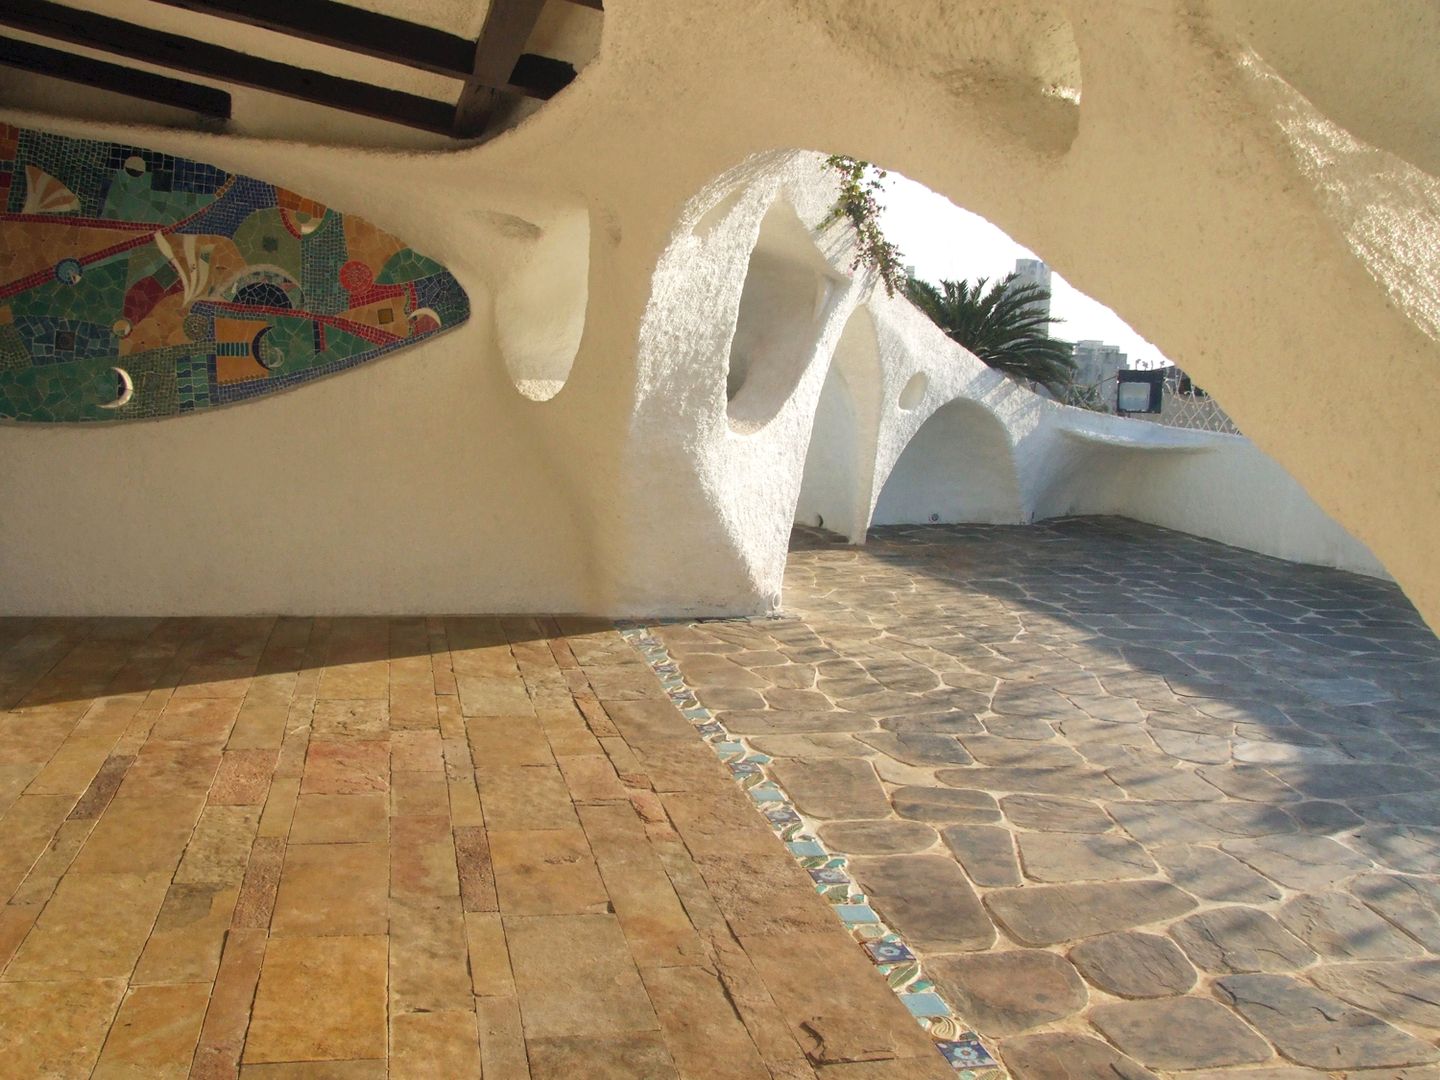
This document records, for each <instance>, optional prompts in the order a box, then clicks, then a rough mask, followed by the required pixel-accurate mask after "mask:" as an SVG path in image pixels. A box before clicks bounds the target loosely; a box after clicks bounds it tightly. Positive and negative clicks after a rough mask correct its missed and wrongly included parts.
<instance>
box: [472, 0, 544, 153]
mask: <svg viewBox="0 0 1440 1080" xmlns="http://www.w3.org/2000/svg"><path fill="white" fill-rule="evenodd" d="M544 6H545V0H491V2H490V10H488V11H487V12H486V13H485V25H484V26H482V27H481V29H480V37H479V39H478V40H477V41H476V42H475V60H474V64H473V66H472V68H471V72H472V74H471V75H470V77H469V78H468V79H467V80H466V81H465V86H464V88H463V89H461V91H460V100H459V101H458V102H456V104H455V118H454V133H455V134H456V135H457V136H459V137H462V138H465V137H470V136H475V135H479V134H481V133H482V132H483V131H484V130H485V127H486V125H487V124H488V123H489V122H490V118H491V116H492V115H493V113H494V111H495V108H496V106H497V105H499V104H500V102H501V100H503V99H502V98H501V97H500V96H499V95H497V94H496V92H495V88H496V87H500V86H503V85H505V84H506V83H508V82H509V81H510V74H511V72H513V71H514V70H515V65H516V63H517V62H518V61H519V59H520V54H521V53H522V52H524V51H525V42H527V41H528V40H529V39H530V34H531V33H532V32H533V31H534V29H535V23H536V22H537V21H538V20H539V18H540V11H541V9H542V8H543V7H544Z"/></svg>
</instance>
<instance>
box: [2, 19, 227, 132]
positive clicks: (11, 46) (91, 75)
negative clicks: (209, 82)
mask: <svg viewBox="0 0 1440 1080" xmlns="http://www.w3.org/2000/svg"><path fill="white" fill-rule="evenodd" d="M0 64H3V65H4V66H5V67H11V68H16V69H17V70H20V71H28V72H31V73H33V74H36V75H48V76H50V77H51V78H55V79H65V80H66V81H68V82H74V83H83V84H85V85H87V86H94V87H98V88H99V89H101V90H109V91H111V92H112V93H116V94H125V95H127V96H128V97H133V98H139V99H140V100H142V101H153V102H156V103H158V104H160V105H170V106H173V107H174V108H177V109H186V110H188V111H190V112H196V113H199V114H200V115H202V116H208V117H211V118H213V119H217V120H228V119H230V95H229V94H227V93H226V92H225V91H224V90H219V89H216V88H215V87H213V86H202V85H200V84H199V83H192V82H185V81H184V80H182V79H172V78H170V77H169V76H168V75H156V74H155V73H154V72H150V71H141V70H139V69H138V68H130V67H123V66H121V65H120V64H112V63H109V62H108V61H105V60H96V59H95V58H94V57H90V56H77V55H76V54H74V53H67V52H63V51H61V50H60V49H52V48H50V47H49V46H46V45H37V44H35V43H34V42H32V41H19V40H17V39H15V38H8V37H0Z"/></svg>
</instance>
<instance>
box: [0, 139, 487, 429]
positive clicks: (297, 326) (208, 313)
mask: <svg viewBox="0 0 1440 1080" xmlns="http://www.w3.org/2000/svg"><path fill="white" fill-rule="evenodd" d="M469 314H470V303H469V299H468V298H467V297H466V295H465V291H464V289H462V288H461V287H460V283H459V282H458V281H456V280H455V278H454V276H453V275H452V274H451V273H450V272H449V271H448V270H446V269H445V267H443V266H441V265H440V264H439V263H437V262H435V261H434V260H432V259H429V258H427V257H426V256H424V255H421V254H419V253H418V252H416V251H414V250H412V249H411V248H409V247H408V246H406V244H405V243H404V242H403V241H401V240H399V239H397V238H396V237H394V236H391V235H390V234H389V233H386V232H384V231H382V230H380V229H378V228H376V227H375V226H374V225H371V224H370V223H369V222H367V221H364V220H363V219H361V218H357V217H355V216H354V215H352V214H343V213H341V212H340V211H338V210H335V209H333V208H331V207H328V206H325V205H324V204H322V203H319V202H316V201H315V200H314V199H310V198H307V197H305V196H303V195H299V194H296V193H295V192H291V191H287V190H286V189H284V188H280V187H277V186H275V185H274V184H269V183H265V182H264V181H261V180H256V179H253V178H251V177H248V176H241V175H239V174H236V173H231V172H227V171H225V170H223V169H219V168H216V167H214V166H212V165H206V164H203V163H201V162H196V161H189V160H187V159H185V158H178V157H174V156H172V155H169V154H162V153H158V152H156V151H153V150H146V149H142V148H139V147H134V146H127V145H123V144H120V143H109V142H95V141H89V140H83V139H70V138H66V137H64V136H61V135H53V134H49V133H46V132H41V131H32V130H27V129H22V128H16V127H12V126H9V125H5V124H0V420H10V421H25V422H33V423H71V422H80V421H103V420H111V421H114V420H135V419H157V418H161V417H167V416H173V415H175V414H177V413H186V412H195V411H199V410H202V409H208V408H214V407H216V406H219V405H227V404H231V403H234V402H241V401H246V400H249V399H251V398H254V397H259V396H261V395H263V394H269V393H274V392H276V391H279V390H285V389H289V388H290V387H293V386H298V385H300V384H301V383H305V382H308V381H310V380H311V379H316V378H319V377H321V376H323V375H330V374H333V373H336V372H340V371H344V370H346V369H348V368H352V367H355V366H357V365H359V364H362V363H364V362H366V361H367V360H373V359H375V358H376V357H378V356H383V355H385V354H386V353H389V352H393V351H395V350H396V349H403V348H405V347H406V346H408V345H412V344H414V343H415V342H417V341H420V340H422V339H424V338H428V337H432V336H434V335H435V334H438V333H441V332H442V331H445V330H449V329H451V328H453V327H455V326H458V325H459V324H460V323H462V322H464V321H465V319H466V318H467V317H468V316H469Z"/></svg>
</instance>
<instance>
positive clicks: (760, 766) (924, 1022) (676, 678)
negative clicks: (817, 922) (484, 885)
mask: <svg viewBox="0 0 1440 1080" xmlns="http://www.w3.org/2000/svg"><path fill="white" fill-rule="evenodd" d="M620 632H621V633H622V634H623V635H624V637H625V639H626V640H627V641H629V642H630V644H631V645H633V646H634V647H635V648H636V649H637V650H639V652H640V654H641V655H642V656H644V657H645V660H646V662H647V663H649V665H650V667H651V669H652V670H653V671H654V672H655V674H656V676H657V677H658V678H659V679H660V682H661V685H663V686H664V688H665V693H666V694H667V695H668V696H669V698H670V700H671V701H672V702H673V703H674V704H675V706H676V707H677V708H678V709H679V710H680V711H681V713H682V714H683V715H684V716H685V718H686V719H687V720H689V721H690V723H691V724H693V725H694V727H695V730H696V731H697V732H699V734H700V736H701V738H703V739H704V740H705V742H706V743H707V744H708V745H709V746H710V748H711V749H712V750H713V751H715V753H716V755H717V756H719V758H720V760H721V761H723V762H724V763H725V765H726V767H727V768H729V770H730V773H731V775H732V776H733V777H734V779H735V782H736V783H737V784H739V785H740V786H741V787H742V788H743V789H744V790H745V791H746V792H747V793H748V794H749V796H750V798H751V799H752V800H754V802H755V804H756V806H757V807H758V808H759V810H760V812H761V813H762V814H763V815H764V816H765V818H766V819H767V820H768V821H769V822H770V827H771V828H772V829H774V830H775V833H776V835H778V836H779V837H780V839H781V840H783V841H784V842H785V846H786V847H787V848H789V850H790V853H791V854H792V855H793V856H794V857H795V859H796V861H798V862H799V863H800V865H801V866H802V867H804V868H805V870H806V871H808V872H809V874H810V877H811V878H812V879H813V880H814V882H815V890H816V892H818V893H819V894H820V895H821V896H823V897H824V898H825V899H826V900H828V901H829V902H830V904H831V906H832V909H833V910H834V912H835V914H836V916H837V917H838V918H839V919H840V921H841V922H842V923H843V924H844V926H845V928H846V930H848V931H849V932H850V934H851V936H852V937H853V938H854V939H855V941H856V942H857V943H858V944H859V945H860V947H861V948H863V949H864V950H865V952H866V954H867V955H868V956H869V957H870V959H871V961H872V962H873V963H874V964H875V967H876V970H878V971H879V972H880V973H881V974H882V975H884V976H885V979H886V981H887V982H888V983H889V984H890V988H891V989H892V990H894V991H895V993H896V995H897V996H898V997H899V998H900V1000H901V1002H902V1003H904V1005H905V1007H906V1008H907V1009H909V1010H910V1013H911V1015H912V1016H914V1017H915V1019H916V1021H917V1022H918V1023H919V1024H920V1026H921V1028H922V1029H924V1030H925V1031H926V1032H927V1033H928V1034H929V1035H930V1037H931V1039H932V1040H933V1041H934V1043H935V1047H936V1049H937V1050H938V1051H939V1052H940V1054H941V1056H942V1057H944V1058H945V1060H946V1061H948V1062H949V1063H950V1064H951V1065H952V1066H954V1068H955V1071H956V1075H957V1076H958V1077H960V1080H1005V1077H1006V1074H1005V1071H1004V1070H1003V1069H1002V1068H1001V1067H1000V1064H999V1062H997V1061H996V1060H995V1058H994V1057H992V1056H991V1054H990V1052H989V1051H988V1050H987V1049H986V1048H985V1046H984V1045H983V1044H982V1043H981V1041H980V1038H979V1036H978V1035H976V1034H975V1032H973V1031H971V1030H970V1029H969V1028H967V1027H966V1025H965V1024H964V1023H963V1021H962V1020H961V1019H960V1018H959V1017H958V1016H956V1015H955V1013H954V1011H953V1010H952V1009H951V1008H950V1006H949V1004H948V1003H946V1001H945V1000H944V998H942V997H941V996H940V994H938V993H937V992H936V990H935V984H934V983H933V982H931V981H930V980H929V979H927V978H926V977H925V973H924V971H923V970H922V968H921V965H920V961H919V959H918V958H917V957H916V956H915V954H914V953H913V952H912V951H911V950H910V948H909V947H908V946H907V945H906V944H905V942H904V941H903V940H901V938H900V935H898V934H897V933H895V932H894V931H893V930H891V929H890V927H888V926H887V925H886V924H885V922H884V920H883V919H881V918H880V916H879V914H878V913H877V912H876V911H875V910H874V909H873V908H872V907H871V906H870V905H869V903H868V902H867V898H866V896H865V894H864V893H863V892H861V891H860V888H859V886H858V885H857V884H856V882H855V881H854V879H853V878H852V877H851V876H850V874H849V870H848V866H847V863H848V860H847V859H846V857H845V856H844V855H837V854H835V853H833V852H831V851H830V850H828V849H827V848H826V846H825V845H824V843H822V842H821V841H820V839H819V837H818V835H817V834H816V831H815V829H814V827H813V825H812V824H811V823H810V822H808V821H807V820H806V818H805V817H804V815H802V814H801V813H800V812H799V811H798V810H796V808H795V805H794V803H793V802H792V801H791V799H790V798H789V796H788V795H786V793H785V790H784V789H783V788H782V787H781V786H780V784H779V783H777V782H776V780H775V779H774V777H773V776H771V775H770V773H769V771H768V770H767V766H768V765H769V764H770V758H769V756H767V755H766V754H763V753H761V752H759V751H758V750H756V749H754V748H753V747H751V746H750V745H749V743H748V742H747V741H746V740H745V739H744V738H741V737H738V736H735V735H732V734H731V733H730V732H729V731H727V730H726V728H725V726H724V725H723V724H721V723H720V722H719V721H718V720H717V719H716V718H715V716H714V714H713V713H711V711H710V710H709V709H707V708H706V707H705V706H704V705H702V704H701V703H700V699H699V698H698V696H697V695H696V694H695V691H694V690H693V689H692V688H691V687H690V686H689V685H687V684H686V682H685V679H684V677H683V676H682V675H681V673H680V668H679V665H678V664H677V663H676V662H675V660H674V659H673V658H672V657H671V655H670V653H669V650H667V649H666V647H665V645H664V644H663V643H662V642H661V641H660V640H659V639H657V638H656V637H655V635H654V634H653V633H652V632H651V630H650V628H649V627H647V626H644V625H639V624H633V623H622V624H620Z"/></svg>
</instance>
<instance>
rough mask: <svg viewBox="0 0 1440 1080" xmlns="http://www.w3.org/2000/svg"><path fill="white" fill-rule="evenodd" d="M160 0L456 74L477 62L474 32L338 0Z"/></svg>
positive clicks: (466, 71)
mask: <svg viewBox="0 0 1440 1080" xmlns="http://www.w3.org/2000/svg"><path fill="white" fill-rule="evenodd" d="M156 2H157V3H161V4H167V5H169V6H170V7H177V8H183V9H184V10H186V11H193V12H196V13H197V14H201V15H213V16H216V17H217V18H221V19H230V20H232V21H235V22H241V23H245V24H246V25H248V26H257V27H259V28H261V29H262V30H273V31H275V32H276V33H280V34H288V35H290V36H291V37H298V38H304V39H305V40H306V41H313V42H315V43H316V44H319V45H329V46H332V47H333V48H337V49H344V50H346V51H347V52H357V53H362V54H364V55H365V56H373V57H375V58H376V59H377V60H389V61H391V62H392V63H396V64H405V65H406V66H408V67H413V68H420V69H421V70H423V71H432V72H434V73H435V74H437V75H449V76H450V77H451V78H456V79H466V78H469V77H470V73H471V71H472V70H473V65H474V63H475V42H473V41H471V40H470V39H469V38H463V37H460V36H458V35H456V34H447V33H446V32H445V31H443V30H436V29H434V28H433V27H429V26H425V25H423V24H421V23H413V22H409V21H408V20H406V19H396V18H394V17H392V16H390V15H378V14H376V13H375V12H373V11H366V10H365V9H364V8H357V7H351V6H350V5H349V4H339V3H335V0H156ZM506 74H509V73H508V72H507V73H506Z"/></svg>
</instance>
